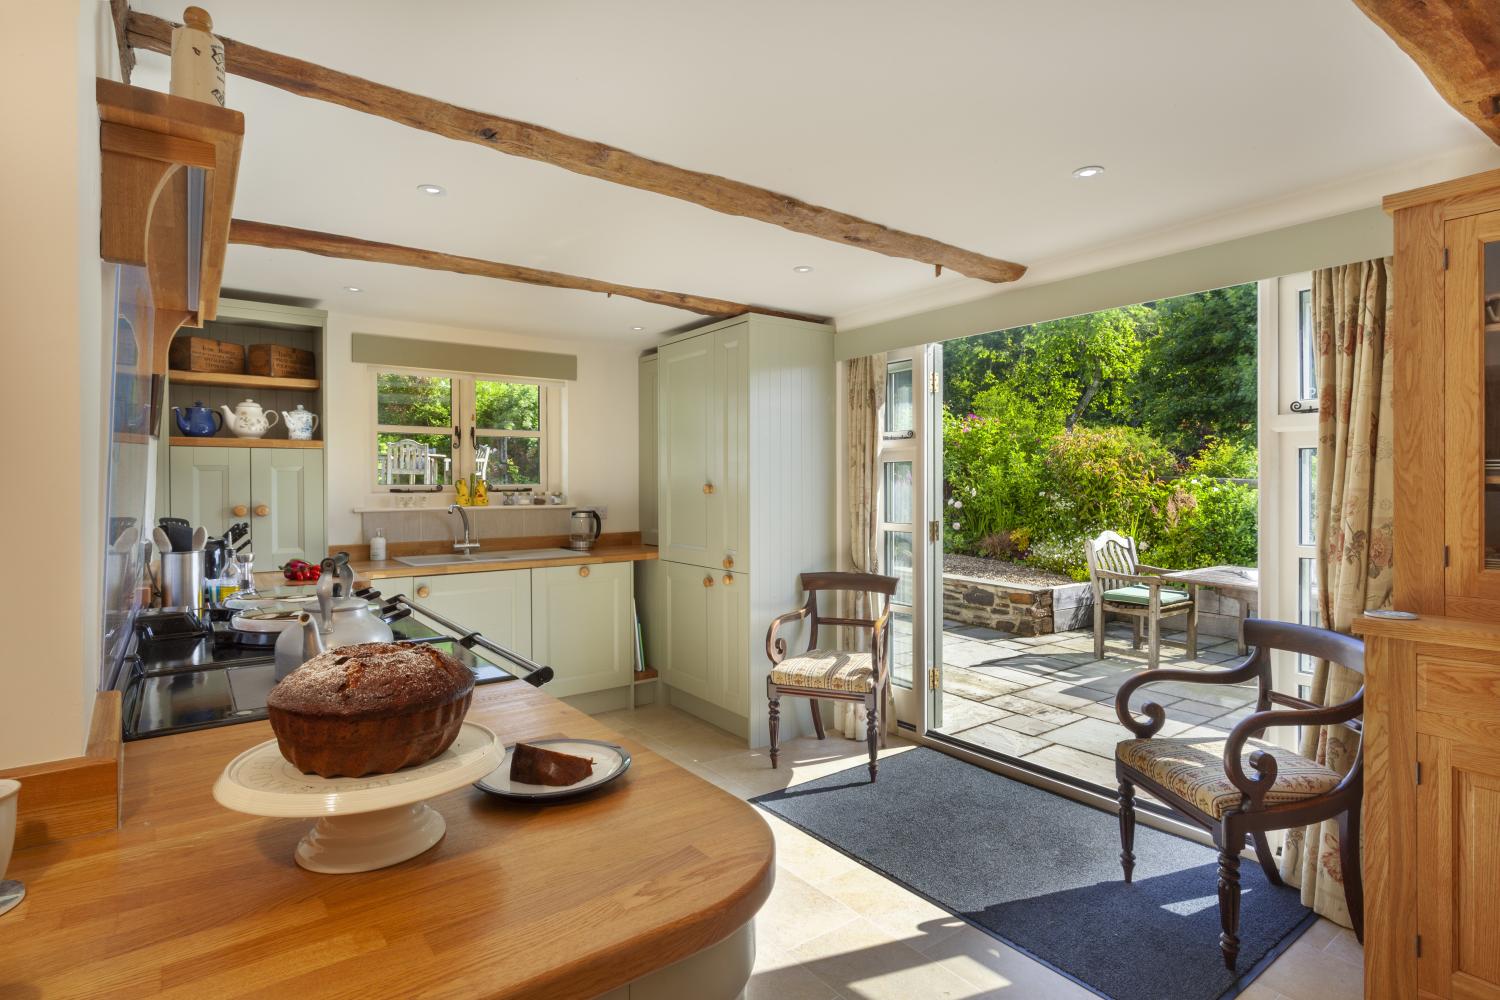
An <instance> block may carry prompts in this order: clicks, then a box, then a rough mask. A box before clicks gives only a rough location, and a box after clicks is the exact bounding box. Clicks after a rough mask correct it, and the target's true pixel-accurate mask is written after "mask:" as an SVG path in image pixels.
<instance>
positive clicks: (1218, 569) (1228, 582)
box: [1162, 566, 1260, 656]
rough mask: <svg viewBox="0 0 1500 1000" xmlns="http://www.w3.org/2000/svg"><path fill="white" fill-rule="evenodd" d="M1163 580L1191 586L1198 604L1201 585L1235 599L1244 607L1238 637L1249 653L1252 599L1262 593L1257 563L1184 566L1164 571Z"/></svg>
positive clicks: (1242, 651) (1241, 652) (1241, 610)
mask: <svg viewBox="0 0 1500 1000" xmlns="http://www.w3.org/2000/svg"><path fill="white" fill-rule="evenodd" d="M1162 579H1164V580H1172V581H1174V582H1176V583H1183V584H1186V585H1187V588H1188V596H1189V597H1191V598H1192V599H1193V603H1194V605H1196V604H1197V603H1198V588H1199V587H1208V588H1210V589H1212V590H1217V591H1218V592H1219V593H1220V595H1222V596H1224V597H1230V598H1233V599H1234V600H1235V601H1237V602H1238V603H1239V606H1240V624H1239V628H1238V629H1237V630H1236V633H1235V640H1236V642H1237V643H1238V648H1239V652H1240V655H1241V656H1244V655H1245V652H1246V649H1245V618H1246V617H1247V616H1248V615H1249V614H1250V602H1251V601H1252V600H1255V599H1256V597H1257V596H1258V595H1259V594H1260V570H1258V569H1256V568H1255V567H1254V566H1209V567H1208V568H1206V569H1180V570H1174V571H1172V572H1169V573H1163V574H1162Z"/></svg>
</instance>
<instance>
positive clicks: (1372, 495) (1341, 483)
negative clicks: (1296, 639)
mask: <svg viewBox="0 0 1500 1000" xmlns="http://www.w3.org/2000/svg"><path fill="white" fill-rule="evenodd" d="M1391 267H1392V261H1391V258H1389V257H1386V258H1384V259H1382V260H1367V261H1362V262H1360V263H1356V264H1345V265H1343V266H1341V267H1330V268H1325V269H1323V270H1321V271H1315V272H1313V287H1312V310H1313V330H1314V332H1315V335H1316V342H1317V350H1318V495H1317V506H1316V511H1317V526H1318V547H1317V581H1318V612H1319V614H1320V616H1321V619H1320V620H1321V622H1322V625H1323V627H1325V628H1331V629H1334V630H1335V631H1339V632H1348V631H1349V628H1350V626H1351V625H1352V624H1353V622H1354V619H1355V617H1356V616H1357V615H1359V614H1361V613H1363V612H1364V611H1366V610H1369V609H1374V608H1387V607H1390V603H1391V517H1392V494H1393V483H1392V479H1393V455H1394V446H1393V433H1394V428H1393V425H1392V421H1391V342H1390V339H1389V337H1387V335H1386V332H1387V330H1389V329H1390V324H1391V307H1392V289H1391ZM1362 683H1363V678H1361V677H1360V676H1359V674H1357V673H1355V672H1354V671H1352V670H1346V669H1345V668H1343V667H1340V666H1337V665H1334V664H1330V663H1328V662H1326V661H1324V662H1320V663H1318V665H1317V668H1316V672H1315V673H1314V675H1313V684H1312V697H1311V700H1312V701H1315V702H1317V703H1318V704H1320V705H1336V704H1338V703H1339V702H1343V701H1347V700H1348V699H1349V698H1351V697H1352V696H1353V695H1354V693H1355V692H1356V691H1358V690H1359V688H1360V685H1361V684H1362ZM1357 742H1358V737H1357V736H1356V735H1355V734H1354V733H1352V732H1350V731H1349V730H1348V729H1347V728H1345V727H1344V726H1323V727H1319V728H1317V729H1315V730H1311V731H1309V732H1307V733H1306V734H1304V737H1303V744H1302V747H1301V752H1302V754H1303V755H1304V756H1307V757H1311V758H1313V759H1314V760H1317V761H1319V762H1320V763H1324V764H1326V765H1327V766H1329V767H1331V768H1333V769H1334V770H1336V771H1338V772H1340V773H1347V772H1348V770H1349V768H1350V767H1351V766H1352V765H1353V763H1354V752H1355V749H1356V747H1357ZM1311 845H1316V846H1315V847H1314V846H1311ZM1281 874H1282V877H1283V878H1285V879H1286V880H1287V881H1288V882H1290V883H1291V884H1292V885H1298V886H1301V888H1302V902H1303V903H1305V904H1306V905H1308V906H1310V907H1312V908H1313V909H1314V910H1315V911H1316V912H1318V913H1320V914H1322V915H1323V916H1325V917H1327V918H1328V919H1330V920H1333V921H1335V922H1337V923H1340V924H1343V925H1344V926H1345V927H1348V926H1350V921H1349V909H1348V906H1347V904H1346V903H1345V901H1344V880H1343V873H1342V871H1341V870H1340V867H1339V833H1338V823H1337V822H1336V821H1333V820H1329V821H1327V822H1324V823H1320V824H1317V825H1314V826H1308V827H1304V828H1301V829H1297V830H1292V831H1289V832H1288V834H1287V839H1286V843H1285V846H1284V847H1283V850H1282V859H1281Z"/></svg>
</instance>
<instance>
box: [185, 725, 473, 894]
mask: <svg viewBox="0 0 1500 1000" xmlns="http://www.w3.org/2000/svg"><path fill="white" fill-rule="evenodd" d="M500 757H501V752H500V748H499V747H498V746H497V745H496V742H495V734H494V733H492V732H490V730H489V729H487V728H485V727H484V726H481V725H479V724H478V723H477V722H465V723H464V724H463V727H462V728H461V729H460V730H459V733H458V738H457V739H455V740H454V741H453V745H452V746H450V747H449V748H448V749H447V750H444V751H443V752H442V753H440V754H438V755H437V756H436V757H434V758H433V759H432V760H430V761H428V762H427V763H425V764H420V765H418V766H416V767H408V768H405V769H403V770H400V771H397V772H395V773H394V774H372V775H367V776H366V777H363V778H320V777H318V776H317V775H315V774H303V773H302V772H301V771H298V770H297V769H296V768H295V767H293V766H292V765H291V763H290V762H289V761H287V759H286V758H285V757H283V756H281V751H280V749H278V748H277V746H276V741H275V740H267V741H266V742H265V743H262V744H260V745H259V746H255V747H251V748H250V749H249V750H246V751H245V752H244V753H242V754H240V755H239V756H238V757H236V758H235V759H234V760H232V761H230V762H229V766H228V767H226V768H224V773H223V774H221V775H219V780H218V781H216V782H214V798H215V799H216V800H218V802H219V804H220V805H222V806H224V807H226V808H229V809H233V810H235V811H236V812H242V813H249V814H250V815H252V816H276V817H282V818H301V819H313V818H317V820H318V822H317V824H316V825H314V826H313V828H312V829H311V830H309V831H308V832H307V835H306V836H304V837H303V838H302V841H301V842H300V843H299V844H298V845H297V850H296V853H295V857H296V860H297V864H299V865H301V866H302V867H303V868H306V869H308V870H309V871H315V872H325V873H327V874H331V875H344V874H349V873H352V872H367V871H373V870H375V869H376V868H385V867H387V866H389V865H394V864H399V863H401V862H402V861H406V860H408V859H410V858H414V857H416V856H417V855H418V854H421V853H422V852H423V851H425V850H427V849H428V848H429V847H431V846H432V845H434V844H436V843H437V842H438V841H439V840H441V839H442V838H443V832H444V831H445V830H446V829H447V824H445V823H444V822H443V817H442V815H441V814H440V813H438V812H437V811H436V810H434V809H433V808H432V807H431V806H428V805H427V804H426V800H427V799H429V798H432V797H433V796H435V795H441V794H443V793H444V792H451V791H453V790H454V789H456V788H462V787H463V786H465V785H468V784H471V783H472V782H474V781H476V780H477V779H479V778H482V777H484V776H485V775H486V774H489V773H490V772H491V771H493V770H494V769H495V768H497V767H499V766H500Z"/></svg>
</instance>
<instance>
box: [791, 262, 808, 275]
mask: <svg viewBox="0 0 1500 1000" xmlns="http://www.w3.org/2000/svg"><path fill="white" fill-rule="evenodd" d="M792 270H793V271H796V272H797V273H798V274H807V273H809V272H811V271H812V265H810V264H798V265H797V266H796V267H794V268H792Z"/></svg>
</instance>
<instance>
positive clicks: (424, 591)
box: [417, 583, 432, 597]
mask: <svg viewBox="0 0 1500 1000" xmlns="http://www.w3.org/2000/svg"><path fill="white" fill-rule="evenodd" d="M431 593H432V588H431V587H429V586H427V584H425V583H424V584H422V586H420V587H418V588H417V596H418V597H427V596H428V595H429V594H431Z"/></svg>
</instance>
